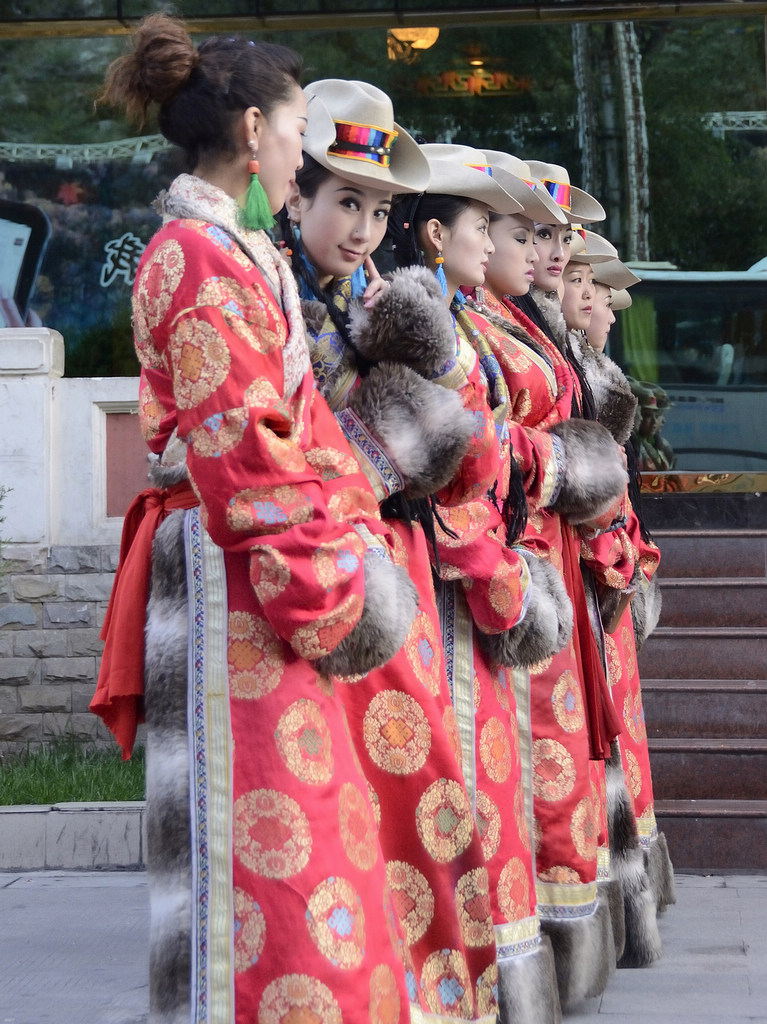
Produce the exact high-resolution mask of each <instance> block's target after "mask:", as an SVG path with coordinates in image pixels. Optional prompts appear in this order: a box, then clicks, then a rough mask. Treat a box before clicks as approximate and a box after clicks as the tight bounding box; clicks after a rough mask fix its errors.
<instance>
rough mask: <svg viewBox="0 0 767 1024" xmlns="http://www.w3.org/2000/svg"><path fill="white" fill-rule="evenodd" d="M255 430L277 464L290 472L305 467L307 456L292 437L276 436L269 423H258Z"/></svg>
mask: <svg viewBox="0 0 767 1024" xmlns="http://www.w3.org/2000/svg"><path fill="white" fill-rule="evenodd" d="M257 430H258V435H259V438H260V439H261V443H262V444H263V446H264V448H265V449H266V451H268V452H269V454H270V456H271V457H272V459H273V460H274V461H275V462H276V463H277V465H278V466H281V467H282V468H283V469H285V470H287V471H288V472H290V473H300V472H302V471H303V470H304V469H305V467H306V463H307V461H308V460H307V457H306V455H305V454H304V452H302V451H301V449H300V448H297V447H296V445H295V443H294V441H293V440H292V438H289V437H286V438H282V437H278V436H277V434H275V433H274V430H273V429H272V427H271V425H270V424H269V423H259V424H258V427H257Z"/></svg>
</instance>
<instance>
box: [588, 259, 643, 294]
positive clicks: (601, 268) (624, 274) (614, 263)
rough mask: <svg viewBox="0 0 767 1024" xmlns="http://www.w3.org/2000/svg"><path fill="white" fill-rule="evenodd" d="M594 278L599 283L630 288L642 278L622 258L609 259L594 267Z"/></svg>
mask: <svg viewBox="0 0 767 1024" xmlns="http://www.w3.org/2000/svg"><path fill="white" fill-rule="evenodd" d="M594 280H595V281H596V282H597V284H605V285H607V287H608V288H618V289H623V288H630V287H631V286H632V285H634V284H638V283H639V281H640V280H641V278H639V277H637V276H636V274H635V273H634V272H633V271H632V270H629V268H628V267H627V266H626V264H625V263H621V261H620V260H618V259H614V260H607V261H606V262H604V263H599V264H598V265H597V266H595V267H594Z"/></svg>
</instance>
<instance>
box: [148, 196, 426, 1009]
mask: <svg viewBox="0 0 767 1024" xmlns="http://www.w3.org/2000/svg"><path fill="white" fill-rule="evenodd" d="M170 200H171V202H172V204H173V206H172V207H171V214H170V215H169V214H168V213H167V212H166V223H165V225H164V227H163V228H162V229H161V230H160V231H159V232H158V233H157V234H156V236H155V237H154V239H153V240H152V241H151V242H150V244H149V246H148V247H147V249H146V252H145V253H144V256H143V258H142V261H141V264H140V267H139V271H138V276H137V280H136V286H135V300H134V309H135V321H136V346H137V351H138V355H139V358H140V360H141V364H142V385H141V409H140V412H141V422H142V427H143V431H144V435H145V437H146V439H147V442H148V444H149V446H150V448H151V449H152V450H153V451H155V452H162V451H163V450H164V448H165V446H166V443H167V440H168V437H169V435H170V434H171V432H172V431H173V430H174V429H175V430H177V431H178V434H179V436H181V437H182V438H185V439H186V441H187V443H188V452H187V465H188V470H189V475H190V478H191V481H192V484H193V486H194V489H195V491H196V492H197V494H198V496H199V499H200V506H199V510H193V512H191V513H187V514H186V515H187V523H186V530H185V532H186V548H187V563H188V565H187V570H188V572H187V579H188V587H189V603H190V608H191V614H190V630H191V633H190V637H191V639H190V678H189V702H188V711H187V724H188V728H187V730H186V733H184V731H183V730H182V732H181V734H180V735H176V736H174V738H173V739H172V742H171V741H170V740H169V741H168V742H166V743H161V744H160V745H159V746H158V749H157V751H156V755H155V756H156V759H157V761H158V762H160V763H161V764H160V768H162V769H163V771H160V772H159V776H160V777H159V780H158V786H160V788H162V786H165V787H172V786H173V785H174V784H175V781H176V778H177V777H178V776H183V775H184V772H185V771H186V772H188V773H189V786H190V788H191V793H192V799H191V804H190V806H191V810H192V813H191V838H192V842H191V846H192V851H191V854H192V859H191V872H190V878H189V888H188V889H184V888H182V889H181V890H180V891H176V890H173V886H174V885H176V884H177V881H178V877H179V872H178V871H177V870H169V871H168V872H167V873H163V868H164V867H165V866H164V865H163V864H159V865H158V871H157V872H156V873H155V875H154V881H153V882H150V892H151V893H152V899H153V915H154V913H155V910H154V908H155V907H156V908H157V909H158V910H159V911H160V913H159V914H158V915H157V916H156V917H153V922H154V923H153V929H154V931H153V936H154V938H153V942H156V943H157V944H158V945H162V942H163V940H165V941H167V940H170V942H171V945H172V944H173V941H174V935H173V934H164V933H163V929H166V930H167V929H168V928H171V926H172V924H173V920H172V915H171V909H172V907H176V906H177V907H178V908H179V910H178V913H179V916H180V918H181V919H183V915H184V914H185V913H190V914H191V916H192V921H191V943H190V946H191V950H190V953H191V976H192V990H191V996H190V998H191V1006H192V1010H191V1013H192V1015H191V1016H189V1015H188V1010H187V1009H184V1010H183V1013H184V1015H185V1019H189V1020H195V1021H197V1020H200V1021H202V1020H203V1019H204V1020H205V1021H210V1022H221V1024H232V1022H233V1021H234V1022H236V1024H252V1022H255V1021H260V1022H263V1024H266V1022H271V1021H274V1022H277V1021H284V1020H288V1019H296V1020H298V1019H300V1020H310V1019H311V1020H317V1021H323V1022H333V1024H341V1022H342V1021H343V1022H350V1021H358V1022H359V1024H368V1022H369V1021H375V1022H380V1024H384V1022H386V1024H391V1022H403V1024H404V1022H405V1021H407V1020H408V1019H409V1000H408V994H407V988H406V983H405V977H404V970H403V967H402V962H401V955H402V950H401V945H402V939H401V933H400V932H399V928H398V924H397V922H396V917H395V915H394V912H393V908H392V901H391V895H390V891H389V888H388V885H387V882H386V877H385V866H384V862H383V858H382V855H381V851H380V846H379V839H378V833H377V828H376V823H375V814H374V809H373V806H372V804H371V798H370V792H369V788H368V784H367V782H366V780H365V777H364V775H363V774H362V773H361V771H360V768H359V764H358V761H357V758H356V755H355V752H354V748H353V745H352V743H351V741H350V736H349V726H348V724H347V721H346V717H345V714H344V709H343V703H342V701H341V700H340V699H339V695H338V688H337V684H334V683H333V682H332V681H331V680H330V679H329V678H326V677H324V676H323V675H321V674H320V673H319V672H318V670H317V667H316V659H317V658H318V657H319V656H322V655H324V654H327V653H328V652H330V651H332V650H333V649H334V648H335V646H336V645H337V644H338V642H339V640H340V639H341V638H343V637H344V636H345V635H346V634H348V633H349V631H350V630H351V629H352V628H353V627H354V626H355V624H356V623H357V621H358V619H359V617H360V613H361V609H362V605H363V597H364V576H363V571H362V566H363V556H364V555H365V553H366V551H368V550H376V549H377V550H378V551H379V552H380V554H381V556H382V557H384V558H385V557H388V552H389V549H390V547H391V542H392V538H391V534H390V531H389V530H388V529H386V528H385V527H384V526H383V524H382V523H381V522H380V519H379V517H378V506H377V502H376V500H375V497H374V495H373V493H372V491H371V489H370V487H369V485H368V483H367V480H366V479H365V478H364V476H363V474H362V473H361V472H360V471H359V468H358V465H357V463H356V461H355V459H354V457H353V456H352V454H351V451H350V449H349V447H348V445H347V443H346V441H345V439H344V437H343V435H342V433H341V431H340V430H339V429H338V426H337V424H336V422H335V420H334V418H333V416H332V414H331V413H330V411H329V409H328V408H327V406H326V404H325V402H324V401H323V400H322V399H321V397H320V396H319V395H318V394H317V392H316V390H315V388H314V380H313V376H312V373H311V367H310V363H309V358H308V352H307V348H306V343H305V338H304V334H303V323H302V320H301V314H300V306H299V302H298V297H297V294H296V292H295V287H294V284H293V281H292V277H291V275H290V271H289V270H288V268H287V267H285V266H284V265H282V261H281V259H280V258H279V257H278V256H277V255H276V253H275V251H274V249H273V247H272V246H271V243H270V242H269V240H268V238H267V237H266V235H265V234H263V233H261V232H239V228H238V226H237V220H236V206H235V204H234V202H233V201H232V200H230V199H228V197H226V196H225V195H224V193H222V192H220V191H219V190H218V189H215V188H213V187H212V186H209V185H206V184H205V183H204V182H201V181H200V180H199V179H196V178H191V177H190V176H182V177H181V178H180V179H177V181H176V182H174V184H173V186H172V189H171V194H170ZM166 209H167V207H166ZM172 218H175V219H172ZM243 246H246V247H247V248H248V249H249V254H246V252H245V251H243ZM180 628H181V629H182V630H183V620H182V625H181V627H180ZM177 629H178V627H177ZM174 641H175V636H174V635H171V634H169V635H168V643H169V644H170V643H171V642H174ZM155 713H156V712H155ZM160 717H161V716H160ZM174 744H178V747H176V746H174ZM174 758H175V760H174ZM160 795H162V794H160ZM170 824H171V822H168V823H167V825H168V828H169V827H170ZM162 853H163V850H162V844H160V848H158V849H157V850H153V849H152V848H150V851H149V857H150V862H151V861H152V858H153V855H156V859H157V860H158V861H159V860H161V858H162ZM150 874H151V872H150ZM184 877H185V876H184ZM187 939H188V937H187ZM182 941H183V939H182ZM161 985H162V979H161ZM163 1019H165V1018H164V1017H163ZM174 1019H175V1018H174Z"/></svg>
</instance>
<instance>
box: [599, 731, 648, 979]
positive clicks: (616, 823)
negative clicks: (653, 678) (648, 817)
mask: <svg viewBox="0 0 767 1024" xmlns="http://www.w3.org/2000/svg"><path fill="white" fill-rule="evenodd" d="M605 772H606V776H607V822H608V829H609V835H610V872H611V874H612V875H613V877H614V878H615V879H616V880H617V881H618V882H619V883H620V889H621V892H622V896H623V909H624V917H625V936H626V939H625V946H624V950H623V954H622V956H619V957H618V966H619V967H646V966H647V965H648V964H651V963H653V962H654V961H655V960H657V959H658V958H659V957H660V956H661V953H662V945H661V939H660V934H659V933H658V922H657V919H656V908H655V897H654V894H653V891H652V886H651V884H650V879H649V877H648V874H647V870H646V868H645V861H644V856H643V853H642V848H641V846H640V844H639V835H638V833H637V827H636V820H635V818H634V811H633V808H632V806H631V798H630V797H629V793H628V789H627V788H626V780H625V777H624V774H623V767H622V764H621V755H620V749H619V748H618V745H617V743H615V742H613V745H612V754H611V757H610V760H609V761H607V762H606V763H605Z"/></svg>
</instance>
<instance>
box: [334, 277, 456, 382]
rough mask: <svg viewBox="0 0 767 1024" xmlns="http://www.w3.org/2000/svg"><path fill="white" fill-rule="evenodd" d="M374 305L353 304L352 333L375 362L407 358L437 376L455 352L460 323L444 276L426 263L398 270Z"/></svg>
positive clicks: (415, 366)
mask: <svg viewBox="0 0 767 1024" xmlns="http://www.w3.org/2000/svg"><path fill="white" fill-rule="evenodd" d="M389 282H390V284H389V287H388V288H387V290H386V291H385V292H383V294H382V295H381V296H380V298H379V299H378V301H377V302H376V304H375V305H374V306H373V308H372V309H365V307H364V306H363V305H362V303H360V302H356V303H352V304H351V305H350V306H349V333H350V335H351V338H352V341H353V342H354V345H355V347H356V348H357V351H358V352H361V353H362V355H364V356H365V357H366V358H367V359H369V360H370V361H371V362H379V361H380V360H389V361H391V362H395V363H405V364H406V365H407V366H410V367H412V368H413V369H414V370H416V372H418V373H420V374H422V375H423V376H424V377H435V376H437V374H438V373H439V372H440V370H441V369H442V368H443V367H444V366H445V364H446V363H447V362H448V361H449V360H450V359H453V358H454V357H455V327H454V326H453V320H452V317H451V315H450V310H449V309H448V308H447V306H446V305H445V297H444V296H443V294H442V289H441V288H440V286H439V282H438V281H437V279H436V277H435V276H434V274H432V272H431V271H430V270H427V269H426V268H425V267H406V268H402V269H400V270H395V271H394V273H393V274H392V275H391V277H390V278H389Z"/></svg>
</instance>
